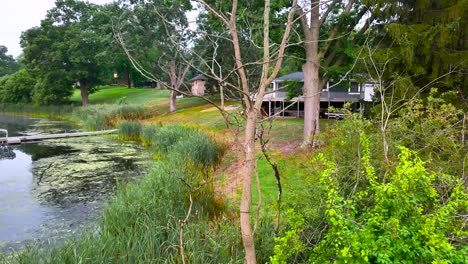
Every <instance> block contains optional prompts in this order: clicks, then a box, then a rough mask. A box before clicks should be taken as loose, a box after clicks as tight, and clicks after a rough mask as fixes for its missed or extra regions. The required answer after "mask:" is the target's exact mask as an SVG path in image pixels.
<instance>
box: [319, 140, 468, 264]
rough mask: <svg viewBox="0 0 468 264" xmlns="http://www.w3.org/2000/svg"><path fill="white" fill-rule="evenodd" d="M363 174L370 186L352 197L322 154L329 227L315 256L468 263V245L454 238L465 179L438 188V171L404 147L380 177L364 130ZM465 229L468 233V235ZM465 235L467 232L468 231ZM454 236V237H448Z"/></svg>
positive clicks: (459, 224) (467, 204) (464, 201)
mask: <svg viewBox="0 0 468 264" xmlns="http://www.w3.org/2000/svg"><path fill="white" fill-rule="evenodd" d="M361 143H362V146H363V150H362V158H361V164H362V167H361V173H362V175H363V176H364V177H365V179H366V182H367V185H366V187H364V188H360V189H359V190H358V191H356V192H355V193H353V194H352V195H350V196H348V197H343V196H342V194H341V193H340V191H339V180H338V177H337V170H336V164H335V163H333V162H331V161H329V160H327V159H326V157H325V156H324V155H323V154H322V155H319V159H320V160H321V162H322V163H323V164H324V165H325V168H326V169H325V170H324V171H323V174H322V179H321V182H322V185H323V187H324V191H325V195H326V197H327V198H326V216H327V220H328V223H329V226H330V227H329V230H328V232H327V234H326V235H325V237H324V239H323V240H322V241H321V242H320V244H319V245H318V246H317V247H316V248H314V253H313V254H312V255H311V260H312V261H313V262H315V263H324V262H330V261H337V262H353V263H365V262H371V263H402V262H417V263H431V262H432V263H434V262H437V263H463V258H464V256H466V254H467V253H468V249H467V248H466V247H465V246H461V247H459V248H458V249H457V247H456V246H455V244H454V243H453V242H451V241H456V240H457V239H455V240H454V238H456V237H458V238H459V239H461V238H462V237H461V236H464V235H466V232H463V231H461V230H462V229H461V228H462V226H463V224H462V221H460V220H459V217H460V214H461V212H463V211H465V210H466V209H467V207H468V202H467V199H466V198H467V193H466V192H465V187H464V186H463V184H462V182H461V181H458V183H457V185H456V186H455V188H454V189H453V190H452V191H451V192H450V194H448V195H449V197H450V199H448V201H447V202H443V200H442V199H441V197H442V196H444V195H447V194H445V193H438V192H437V190H436V189H435V187H434V185H435V182H436V180H437V175H436V174H434V173H430V172H428V171H427V170H426V168H425V167H424V162H422V161H421V159H419V158H418V157H417V156H416V154H415V152H413V151H410V150H408V149H407V148H404V147H400V151H401V153H400V155H399V163H398V165H397V166H396V168H395V169H394V170H393V171H392V172H391V174H390V175H388V176H387V178H386V180H380V179H379V177H378V175H376V170H375V168H374V166H373V165H372V164H371V163H370V160H371V154H370V153H371V152H370V149H369V139H368V138H367V137H366V136H365V135H364V134H361ZM464 233H465V234H464ZM463 234H464V235H463ZM449 237H451V240H449V239H448V238H449Z"/></svg>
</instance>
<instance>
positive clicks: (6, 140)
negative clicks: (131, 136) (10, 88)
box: [0, 129, 117, 145]
mask: <svg viewBox="0 0 468 264" xmlns="http://www.w3.org/2000/svg"><path fill="white" fill-rule="evenodd" d="M115 132H117V129H111V130H102V131H93V132H75V133H61V134H49V135H33V136H19V137H8V134H6V137H2V138H0V144H5V143H6V144H8V145H18V144H21V143H26V142H37V141H42V140H47V139H58V138H70V137H86V136H97V135H104V134H112V133H115Z"/></svg>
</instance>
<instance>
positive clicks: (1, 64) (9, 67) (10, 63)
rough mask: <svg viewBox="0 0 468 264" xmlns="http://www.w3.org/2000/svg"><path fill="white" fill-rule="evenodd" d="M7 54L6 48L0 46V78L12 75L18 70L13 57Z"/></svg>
mask: <svg viewBox="0 0 468 264" xmlns="http://www.w3.org/2000/svg"><path fill="white" fill-rule="evenodd" d="M7 52H8V48H7V47H5V46H3V45H0V77H1V76H4V75H7V74H11V73H14V72H15V71H17V70H18V69H19V68H20V66H19V64H18V63H17V62H16V61H15V59H14V58H13V56H11V55H8V54H7Z"/></svg>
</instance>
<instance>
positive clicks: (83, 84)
mask: <svg viewBox="0 0 468 264" xmlns="http://www.w3.org/2000/svg"><path fill="white" fill-rule="evenodd" d="M79 84H80V91H81V103H82V105H83V106H87V105H88V82H87V81H86V80H80V81H79Z"/></svg>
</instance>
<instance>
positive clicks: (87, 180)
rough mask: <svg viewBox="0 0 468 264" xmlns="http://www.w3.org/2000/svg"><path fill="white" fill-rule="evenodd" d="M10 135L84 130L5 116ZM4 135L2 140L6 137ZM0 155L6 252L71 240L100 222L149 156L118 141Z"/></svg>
mask: <svg viewBox="0 0 468 264" xmlns="http://www.w3.org/2000/svg"><path fill="white" fill-rule="evenodd" d="M0 128H3V129H7V130H8V132H9V136H18V135H33V134H51V133H63V132H74V131H78V128H77V127H75V126H73V125H71V124H69V123H67V122H64V121H60V120H48V119H39V118H31V117H24V116H11V115H2V114H0ZM3 136H4V135H3V133H2V134H1V135H0V137H3ZM0 151H3V153H2V155H0V253H3V254H9V253H11V251H12V250H17V249H19V248H21V247H22V246H24V245H25V244H28V243H31V242H34V241H47V240H49V239H58V238H61V237H66V236H68V235H69V234H73V233H76V232H79V231H80V230H83V229H84V228H85V226H88V227H89V226H91V225H92V224H93V223H96V221H97V218H98V216H99V214H100V213H101V208H102V205H103V202H104V201H105V198H106V197H109V195H111V194H112V193H113V191H114V190H115V187H116V185H117V183H118V182H125V181H128V180H130V179H133V178H135V177H137V176H139V175H141V174H142V173H143V171H144V168H145V167H146V164H145V160H147V154H146V152H145V151H142V149H141V148H140V147H139V146H138V145H135V144H132V143H128V142H122V141H117V140H115V139H114V138H113V137H109V136H104V137H83V138H68V139H58V140H50V141H43V142H39V143H28V144H22V145H19V146H14V147H12V148H11V149H10V152H9V153H5V151H6V149H5V148H3V149H0Z"/></svg>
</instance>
